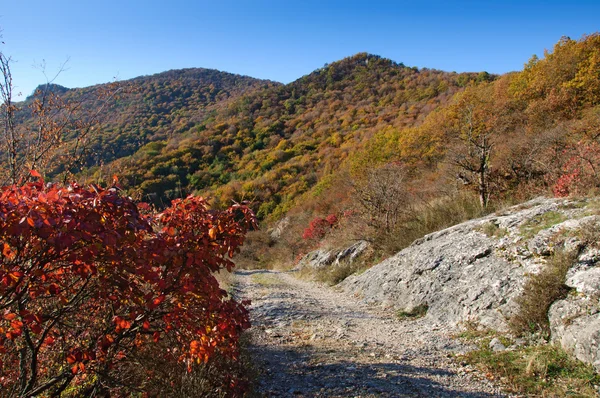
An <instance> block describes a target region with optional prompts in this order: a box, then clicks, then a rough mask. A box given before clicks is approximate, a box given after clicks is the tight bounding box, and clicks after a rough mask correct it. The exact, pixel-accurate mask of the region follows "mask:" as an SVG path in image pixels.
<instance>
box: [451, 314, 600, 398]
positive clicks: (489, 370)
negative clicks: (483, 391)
mask: <svg viewBox="0 0 600 398" xmlns="http://www.w3.org/2000/svg"><path fill="white" fill-rule="evenodd" d="M464 326H465V328H464V330H463V331H462V332H461V333H460V334H458V335H457V336H456V337H457V338H461V339H463V340H467V341H469V342H471V343H475V344H477V346H478V348H477V349H476V350H474V351H471V352H469V353H467V354H465V355H460V356H458V357H457V359H459V360H461V361H466V362H467V363H470V364H472V365H474V366H476V367H477V368H479V369H480V370H482V371H483V372H484V373H485V374H486V376H487V377H488V378H489V379H492V380H496V381H499V382H500V383H502V384H503V385H505V386H506V387H507V388H508V390H509V391H510V392H513V393H517V394H519V396H527V397H596V396H597V391H596V386H597V385H598V383H600V376H599V375H598V374H597V373H596V371H595V369H594V368H593V367H592V366H589V365H586V364H584V363H582V362H580V361H578V360H576V359H573V358H572V357H570V356H569V355H568V354H567V353H566V352H565V351H564V350H562V349H561V348H560V347H557V346H554V345H551V344H541V345H535V346H521V347H517V348H510V349H507V350H505V351H499V352H495V351H493V350H492V349H491V348H490V347H489V344H490V342H491V340H492V339H493V338H498V339H499V340H500V341H501V342H502V344H504V345H505V346H506V347H511V346H512V345H513V341H512V340H511V339H510V338H508V337H507V336H505V335H502V334H500V333H498V332H496V331H493V330H490V329H486V328H482V327H480V326H479V325H477V324H475V323H467V324H465V325H464Z"/></svg>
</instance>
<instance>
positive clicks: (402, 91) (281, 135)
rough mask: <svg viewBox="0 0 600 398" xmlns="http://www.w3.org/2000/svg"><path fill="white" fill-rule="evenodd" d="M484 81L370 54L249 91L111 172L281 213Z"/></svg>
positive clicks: (155, 187)
mask: <svg viewBox="0 0 600 398" xmlns="http://www.w3.org/2000/svg"><path fill="white" fill-rule="evenodd" d="M478 78H479V79H480V80H481V79H484V80H485V79H492V77H491V76H489V75H481V76H478V75H477V74H456V73H446V72H441V71H434V70H427V69H423V70H418V69H416V68H409V67H406V66H404V65H402V64H397V63H395V62H393V61H390V60H387V59H383V58H380V57H377V56H373V55H369V54H357V55H355V56H353V57H350V58H346V59H344V60H342V61H339V62H335V63H333V64H331V65H328V66H326V67H324V68H322V69H320V70H317V71H315V72H313V73H311V74H310V75H307V76H305V77H303V78H301V79H299V80H297V81H295V82H293V83H290V84H288V85H285V86H278V87H271V88H267V89H265V90H260V91H254V92H250V93H248V94H246V95H244V96H242V97H240V98H238V99H236V100H235V101H231V102H230V103H229V104H228V105H227V106H226V107H223V108H222V109H220V110H219V111H218V112H215V113H213V114H211V115H210V116H209V117H208V118H205V119H204V120H202V121H200V123H199V124H198V125H197V126H194V127H193V128H192V129H190V130H188V131H187V132H185V133H183V134H180V135H178V136H175V137H173V138H170V139H167V140H165V141H164V142H162V143H160V146H159V145H158V144H157V145H156V146H152V147H151V148H142V149H141V150H140V151H138V153H136V154H135V155H134V156H133V157H131V158H130V159H124V160H123V161H122V162H117V163H115V165H114V170H116V171H117V172H118V174H120V175H123V176H124V177H125V181H126V182H127V186H129V187H131V188H133V189H134V190H135V189H136V188H137V189H139V194H141V195H142V196H145V197H147V196H146V195H154V196H155V197H166V198H168V197H173V196H174V195H176V196H177V195H182V191H183V192H185V193H187V192H193V191H199V192H201V193H210V195H211V196H213V197H216V198H217V199H218V200H219V201H220V202H228V201H229V200H231V199H234V200H242V199H249V200H252V201H254V202H255V203H256V210H257V212H258V215H259V217H262V218H264V217H266V216H269V215H273V214H275V215H280V214H283V213H285V212H286V211H287V210H289V209H290V207H291V206H292V205H293V202H294V200H295V199H296V198H298V196H299V195H301V194H303V193H305V192H307V191H309V190H310V189H311V188H312V187H314V186H315V184H317V182H318V181H320V180H321V179H322V178H323V177H324V176H326V175H328V174H330V173H332V172H334V171H336V170H337V169H338V168H339V166H340V164H341V162H342V161H343V160H344V159H346V158H347V157H348V155H349V154H350V153H352V152H353V151H356V149H357V148H359V147H360V146H361V145H362V143H363V142H364V141H365V140H366V139H368V138H369V137H372V136H373V135H374V134H375V133H377V132H378V131H381V130H383V129H388V128H402V127H405V126H414V125H416V124H419V123H420V122H421V121H422V120H423V118H424V117H425V116H426V115H427V114H428V113H430V112H431V111H432V110H433V109H435V108H436V107H438V106H440V105H441V104H445V103H446V102H447V101H448V100H449V99H450V98H451V97H452V95H453V94H454V93H456V92H457V91H459V90H461V87H462V86H464V85H466V84H467V83H468V82H469V81H475V80H477V79H478Z"/></svg>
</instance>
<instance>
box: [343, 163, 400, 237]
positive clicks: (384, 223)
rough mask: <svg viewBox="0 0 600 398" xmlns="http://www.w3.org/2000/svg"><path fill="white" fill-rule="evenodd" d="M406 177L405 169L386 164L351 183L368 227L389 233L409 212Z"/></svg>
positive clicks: (368, 171)
mask: <svg viewBox="0 0 600 398" xmlns="http://www.w3.org/2000/svg"><path fill="white" fill-rule="evenodd" d="M406 177H407V170H406V169H405V168H404V167H403V166H402V165H399V164H395V163H390V164H387V165H384V166H382V167H378V168H374V169H369V170H367V171H366V175H365V176H364V177H363V178H361V179H360V180H355V181H353V182H352V187H353V192H354V196H355V198H356V200H357V202H358V203H359V204H360V207H361V208H362V209H361V212H362V214H363V218H364V219H365V220H366V221H367V224H368V225H369V226H371V227H373V228H376V229H378V230H379V232H384V233H386V234H389V233H392V232H393V231H394V229H395V228H396V226H397V225H398V224H399V222H400V221H401V219H402V218H403V217H406V216H407V215H408V214H410V213H411V209H410V206H408V199H409V194H408V192H407V189H406V185H405V179H406Z"/></svg>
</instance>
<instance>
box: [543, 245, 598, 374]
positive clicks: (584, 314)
mask: <svg viewBox="0 0 600 398" xmlns="http://www.w3.org/2000/svg"><path fill="white" fill-rule="evenodd" d="M599 254H600V253H599V251H598V249H597V248H588V249H586V250H584V252H583V253H582V254H581V255H580V256H579V258H578V263H577V264H576V266H574V267H573V268H571V270H570V271H569V273H568V274H567V281H566V285H567V286H569V287H570V288H571V289H572V290H571V292H570V294H569V295H568V297H567V298H565V299H564V300H559V301H557V302H555V303H554V304H553V305H552V307H551V308H550V311H549V312H548V318H549V320H550V328H551V331H552V340H553V341H554V342H555V343H560V345H562V346H563V347H564V348H565V349H566V350H567V351H569V352H571V353H572V354H573V355H574V356H575V357H576V358H577V359H579V360H581V361H583V362H587V363H590V364H592V365H593V366H594V367H595V368H596V370H598V371H600V302H599V299H600V267H599V266H597V263H598V261H599V260H600V256H599Z"/></svg>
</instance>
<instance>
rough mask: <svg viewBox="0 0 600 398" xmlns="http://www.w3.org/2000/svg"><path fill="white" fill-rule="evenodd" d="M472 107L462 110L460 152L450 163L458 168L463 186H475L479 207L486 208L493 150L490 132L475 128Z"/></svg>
mask: <svg viewBox="0 0 600 398" xmlns="http://www.w3.org/2000/svg"><path fill="white" fill-rule="evenodd" d="M477 124H478V123H477V122H476V121H475V115H474V106H473V105H468V106H466V107H465V108H464V109H463V122H462V126H461V132H460V140H461V142H462V146H463V148H462V150H461V151H459V152H456V153H455V154H454V156H453V159H452V161H453V162H454V164H455V165H456V166H458V169H459V171H458V175H457V176H458V178H459V179H460V180H461V181H463V183H465V184H473V183H474V184H475V186H476V187H477V188H476V189H477V194H478V196H479V202H480V204H481V207H484V208H485V207H487V205H488V202H489V199H490V172H491V165H490V156H491V154H492V150H493V149H494V142H493V138H492V131H490V130H487V129H481V128H478V127H477Z"/></svg>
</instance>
